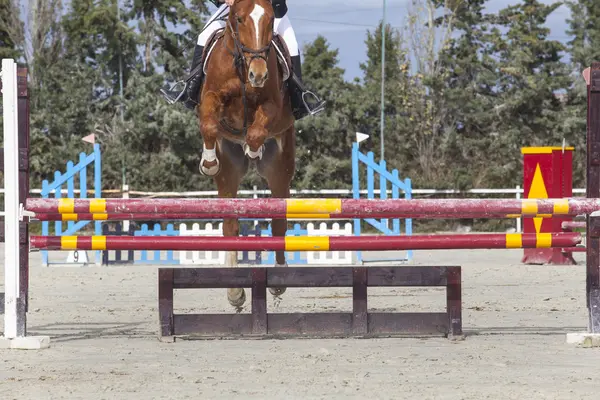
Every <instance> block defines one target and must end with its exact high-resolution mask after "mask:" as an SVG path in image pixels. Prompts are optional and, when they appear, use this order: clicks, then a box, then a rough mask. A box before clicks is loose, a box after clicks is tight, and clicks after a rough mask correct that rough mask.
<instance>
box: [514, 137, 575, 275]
mask: <svg viewBox="0 0 600 400" xmlns="http://www.w3.org/2000/svg"><path fill="white" fill-rule="evenodd" d="M573 150H574V148H573V147H565V148H562V147H523V148H522V149H521V153H522V154H523V194H524V198H526V199H556V198H565V197H572V196H573ZM570 220H572V217H535V218H523V233H552V232H555V233H556V232H561V231H562V227H561V224H562V222H563V221H570ZM522 262H523V263H525V264H555V265H572V264H576V262H575V260H574V259H573V255H572V253H570V252H566V251H564V250H563V249H561V248H552V249H546V248H541V249H525V250H524V252H523V259H522Z"/></svg>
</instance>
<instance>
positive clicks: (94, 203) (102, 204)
mask: <svg viewBox="0 0 600 400" xmlns="http://www.w3.org/2000/svg"><path fill="white" fill-rule="evenodd" d="M90 212H91V213H92V214H103V213H105V212H106V199H91V200H90Z"/></svg>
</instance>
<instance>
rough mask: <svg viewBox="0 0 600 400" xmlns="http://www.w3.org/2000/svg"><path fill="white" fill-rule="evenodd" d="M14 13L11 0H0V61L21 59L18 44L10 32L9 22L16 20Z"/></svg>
mask: <svg viewBox="0 0 600 400" xmlns="http://www.w3.org/2000/svg"><path fill="white" fill-rule="evenodd" d="M14 11H15V10H14V7H13V5H12V1H11V0H0V60H1V59H3V58H14V59H17V58H18V57H19V52H18V50H17V43H15V41H14V38H13V37H11V36H12V35H11V34H10V31H9V21H12V20H14V18H15V15H14Z"/></svg>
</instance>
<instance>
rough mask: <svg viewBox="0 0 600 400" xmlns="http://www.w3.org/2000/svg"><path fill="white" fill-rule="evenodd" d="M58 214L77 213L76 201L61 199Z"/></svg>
mask: <svg viewBox="0 0 600 400" xmlns="http://www.w3.org/2000/svg"><path fill="white" fill-rule="evenodd" d="M58 212H59V213H60V214H73V213H74V212H75V199H59V200H58Z"/></svg>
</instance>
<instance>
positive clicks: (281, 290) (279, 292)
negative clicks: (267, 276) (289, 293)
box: [269, 262, 288, 297]
mask: <svg viewBox="0 0 600 400" xmlns="http://www.w3.org/2000/svg"><path fill="white" fill-rule="evenodd" d="M287 266H288V263H287V262H285V263H283V264H275V267H277V268H285V267H287ZM285 290H286V288H284V287H270V288H269V292H271V294H272V295H273V296H275V297H279V296H281V295H282V294H284V293H285Z"/></svg>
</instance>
